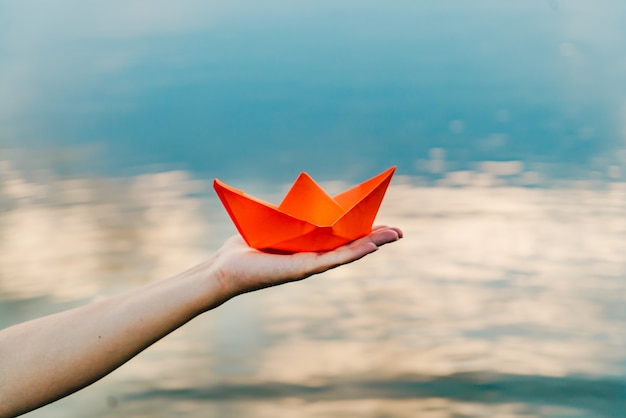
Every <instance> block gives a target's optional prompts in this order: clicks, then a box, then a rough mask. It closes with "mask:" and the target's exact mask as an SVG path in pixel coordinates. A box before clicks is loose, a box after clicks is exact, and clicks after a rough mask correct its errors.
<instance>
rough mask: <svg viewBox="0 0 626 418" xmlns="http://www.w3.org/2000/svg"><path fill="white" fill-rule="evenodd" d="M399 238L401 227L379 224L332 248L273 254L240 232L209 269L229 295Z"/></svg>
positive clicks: (347, 258) (299, 277)
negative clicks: (252, 245)
mask: <svg viewBox="0 0 626 418" xmlns="http://www.w3.org/2000/svg"><path fill="white" fill-rule="evenodd" d="M400 238H402V231H401V230H400V229H398V228H394V227H388V226H376V227H374V228H373V229H372V231H371V232H370V233H369V234H368V235H366V236H364V237H362V238H360V239H357V240H356V241H353V242H351V243H349V244H346V245H344V246H341V247H339V248H337V249H335V250H332V251H325V252H319V253H318V252H302V253H294V254H271V253H267V252H262V251H259V250H255V249H253V248H250V247H248V246H247V245H246V243H245V242H244V240H243V239H242V238H241V236H239V235H237V236H233V237H231V238H230V239H229V240H228V241H226V243H225V244H224V245H223V246H222V248H220V249H219V251H218V252H217V253H216V254H215V256H214V257H213V258H212V260H211V265H210V269H211V270H212V272H214V273H215V276H216V277H217V279H218V281H219V283H220V287H221V288H222V289H223V291H224V292H225V294H226V295H227V297H233V296H236V295H238V294H241V293H246V292H251V291H253V290H258V289H263V288H266V287H271V286H276V285H279V284H282V283H287V282H292V281H297V280H302V279H304V278H306V277H309V276H311V275H313V274H318V273H322V272H324V271H326V270H330V269H332V268H335V267H338V266H340V265H343V264H348V263H351V262H353V261H356V260H358V259H360V258H362V257H364V256H366V255H367V254H370V253H373V252H374V251H376V250H378V247H380V246H382V245H385V244H387V243H390V242H393V241H397V240H398V239H400Z"/></svg>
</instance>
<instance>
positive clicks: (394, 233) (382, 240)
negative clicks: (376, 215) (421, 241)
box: [368, 227, 402, 247]
mask: <svg viewBox="0 0 626 418" xmlns="http://www.w3.org/2000/svg"><path fill="white" fill-rule="evenodd" d="M368 238H369V240H370V241H371V242H373V243H374V244H376V246H377V247H380V246H382V245H385V244H388V243H390V242H394V241H397V240H399V239H400V238H402V231H401V230H400V229H398V228H389V227H386V228H380V229H377V230H375V231H373V232H372V233H370V234H369V235H368Z"/></svg>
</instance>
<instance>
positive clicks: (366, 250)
mask: <svg viewBox="0 0 626 418" xmlns="http://www.w3.org/2000/svg"><path fill="white" fill-rule="evenodd" d="M401 236H402V231H400V230H399V229H398V228H390V227H386V226H380V227H377V228H375V230H374V231H373V232H371V233H370V234H369V235H366V236H365V237H363V238H360V239H358V240H356V241H353V242H351V243H350V244H347V245H344V246H342V247H339V248H337V249H335V250H333V251H329V252H326V253H322V254H318V255H317V256H316V260H315V262H316V263H319V264H318V268H316V269H314V271H315V273H320V272H322V271H326V270H328V269H331V268H334V267H337V266H340V265H342V264H347V263H351V262H353V261H356V260H358V259H360V258H363V257H365V256H366V255H368V254H371V253H373V252H374V251H376V250H378V247H380V246H382V245H385V244H388V243H390V242H393V241H397V240H398V239H400V237H401Z"/></svg>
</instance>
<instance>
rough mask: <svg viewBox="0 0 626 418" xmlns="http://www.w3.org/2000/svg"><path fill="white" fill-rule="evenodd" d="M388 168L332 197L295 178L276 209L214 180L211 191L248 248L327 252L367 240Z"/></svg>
mask: <svg viewBox="0 0 626 418" xmlns="http://www.w3.org/2000/svg"><path fill="white" fill-rule="evenodd" d="M395 169H396V168H395V167H392V168H390V169H388V170H386V171H384V172H383V173H380V174H379V175H377V176H376V177H373V178H371V179H369V180H367V181H365V182H363V183H361V184H359V185H358V186H355V187H353V188H351V189H349V190H347V191H345V192H343V193H340V194H338V195H336V196H334V197H331V196H329V195H328V194H327V193H326V192H325V191H324V190H323V189H322V188H321V187H320V186H319V185H318V184H317V183H315V181H313V179H312V178H311V177H310V176H309V175H308V174H307V173H300V176H298V178H297V179H296V181H295V183H294V184H293V186H292V187H291V189H290V190H289V192H288V193H287V195H286V196H285V198H284V199H283V201H282V203H281V204H280V205H279V206H275V205H272V204H270V203H267V202H264V201H262V200H260V199H257V198H255V197H252V196H249V195H247V194H245V193H244V192H242V191H241V190H237V189H234V188H232V187H230V186H228V185H226V184H224V183H222V182H221V181H219V180H218V179H215V181H214V183H213V187H214V188H215V191H216V192H217V195H218V196H219V198H220V200H221V201H222V204H223V205H224V207H225V208H226V211H227V212H228V214H229V215H230V217H231V219H232V220H233V222H234V223H235V226H236V227H237V230H238V231H239V233H240V234H241V236H242V237H243V238H244V239H245V240H246V242H247V243H248V245H249V246H250V247H253V248H257V249H260V250H278V251H288V252H300V251H327V250H332V249H334V248H337V247H339V246H341V245H343V244H346V243H348V242H350V241H354V240H355V239H357V238H360V237H362V236H364V235H367V234H368V233H369V232H370V231H371V229H372V224H373V223H374V218H375V217H376V213H377V212H378V208H379V207H380V204H381V202H382V200H383V196H384V195H385V192H386V191H387V186H389V182H390V181H391V176H393V173H394V171H395Z"/></svg>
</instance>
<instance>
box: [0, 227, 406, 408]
mask: <svg viewBox="0 0 626 418" xmlns="http://www.w3.org/2000/svg"><path fill="white" fill-rule="evenodd" d="M401 237H402V231H400V230H399V229H397V228H392V227H384V226H381V227H375V228H374V229H373V230H372V232H371V233H370V234H369V235H368V236H365V237H363V238H361V239H359V240H357V241H354V242H352V243H350V244H347V245H345V246H343V247H339V248H337V249H336V250H333V251H328V252H325V253H296V254H292V255H277V254H267V253H263V252H260V251H257V250H254V249H251V248H250V247H248V246H247V245H246V244H245V243H244V241H243V240H242V239H241V237H239V236H235V237H232V238H231V239H229V240H228V241H227V242H226V243H225V244H224V245H223V246H222V248H220V250H219V251H218V252H217V253H216V254H215V255H214V256H213V257H212V258H211V259H209V260H208V261H206V262H204V263H202V264H200V265H198V266H196V267H194V268H193V269H191V270H188V271H186V272H185V273H182V274H180V275H178V276H175V277H172V278H170V279H167V280H163V281H160V282H157V283H154V284H151V285H149V286H145V287H142V288H139V289H137V290H134V291H131V292H128V293H125V294H123V295H120V296H117V297H114V298H111V299H109V300H106V301H102V302H98V303H94V304H92V305H88V306H85V307H82V308H77V309H74V310H71V311H67V312H63V313H59V314H56V315H51V316H48V317H44V318H40V319H37V320H34V321H31V322H27V323H24V324H20V325H16V326H14V327H12V328H8V329H6V330H4V331H0V417H9V416H15V415H18V414H21V413H24V412H27V411H30V410H32V409H35V408H38V407H40V406H42V405H45V404H47V403H50V402H52V401H54V400H57V399H59V398H61V397H63V396H65V395H68V394H70V393H72V392H75V391H77V390H79V389H81V388H83V387H85V386H87V385H89V384H90V383H92V382H94V381H96V380H98V379H99V378H101V377H102V376H104V375H106V374H108V373H110V372H111V371H113V370H115V369H116V368H117V367H119V366H121V365H122V364H124V363H125V362H126V361H128V360H129V359H131V358H132V357H134V356H135V355H136V354H137V353H139V352H141V351H142V350H144V349H145V348H146V347H148V346H150V345H151V344H152V343H154V342H155V341H157V340H159V339H160V338H162V337H164V336H165V335H167V334H169V333H170V332H172V331H173V330H175V329H176V328H178V327H180V326H181V325H183V324H185V323H186V322H188V321H189V320H191V319H192V318H194V317H195V316H197V315H199V314H200V313H202V312H204V311H206V310H209V309H212V308H214V307H216V306H218V305H220V304H221V303H223V302H225V301H226V300H227V299H229V298H231V297H233V296H236V295H238V294H241V293H245V292H250V291H253V290H258V289H262V288H265V287H270V286H275V285H279V284H282V283H286V282H290V281H294V280H301V279H304V278H306V277H308V276H311V275H313V274H317V273H322V272H324V271H326V270H328V269H331V268H334V267H337V266H339V265H342V264H347V263H351V262H353V261H355V260H358V259H360V258H362V257H364V256H366V255H367V254H370V253H372V252H374V251H376V250H377V249H378V247H379V246H381V245H384V244H386V243H389V242H393V241H396V240H398V239H400V238H401Z"/></svg>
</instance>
